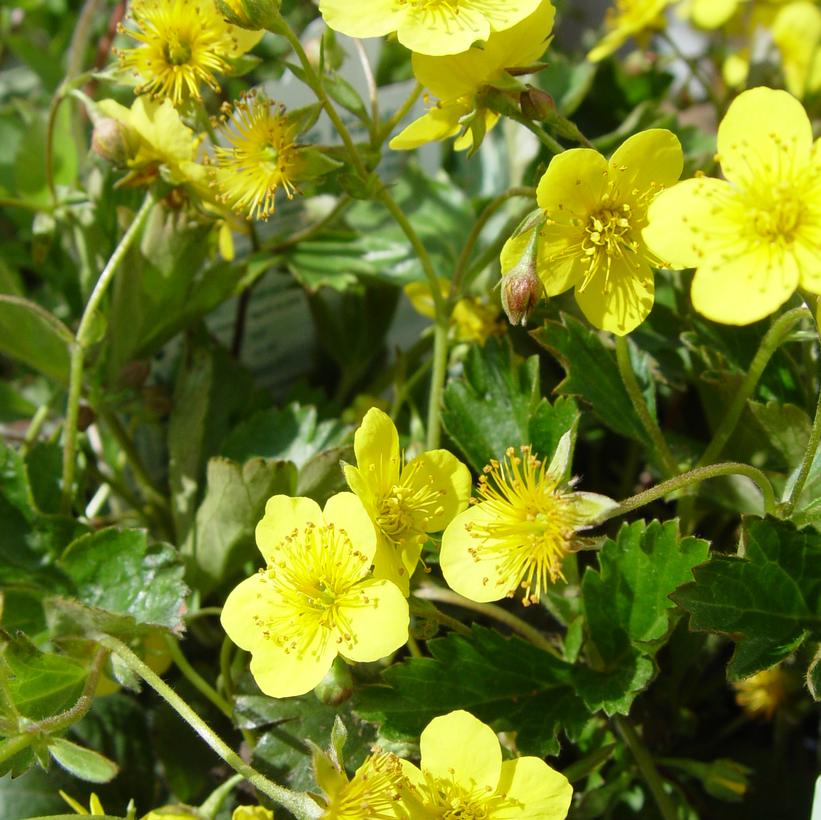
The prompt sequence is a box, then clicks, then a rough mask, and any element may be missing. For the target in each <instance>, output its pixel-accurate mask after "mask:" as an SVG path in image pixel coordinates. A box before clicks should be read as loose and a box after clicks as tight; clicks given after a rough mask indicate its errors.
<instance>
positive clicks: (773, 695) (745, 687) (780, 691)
mask: <svg viewBox="0 0 821 820" xmlns="http://www.w3.org/2000/svg"><path fill="white" fill-rule="evenodd" d="M793 688H794V684H793V681H792V679H791V678H790V677H789V675H788V674H787V673H786V672H785V671H784V670H783V669H782V668H781V667H780V666H774V667H773V668H772V669H765V670H764V671H763V672H757V673H756V674H755V675H752V676H750V677H749V678H744V680H740V681H737V682H735V683H734V684H733V689H735V693H736V694H735V701H736V703H737V704H738V705H739V706H740V707H741V708H742V709H743V710H744V711H745V712H746V713H747V714H748V715H749V716H750V717H762V718H765V719H766V720H772V718H773V715H774V714H775V713H776V712H777V711H778V709H779V708H780V707H781V706H782V705H783V704H784V702H785V701H786V700H787V698H788V697H789V695H790V693H791V692H792V690H793Z"/></svg>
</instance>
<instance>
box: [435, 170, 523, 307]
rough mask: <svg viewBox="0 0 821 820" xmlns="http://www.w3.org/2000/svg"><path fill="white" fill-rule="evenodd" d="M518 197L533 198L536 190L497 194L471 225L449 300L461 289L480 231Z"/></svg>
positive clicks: (512, 190)
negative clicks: (497, 212)
mask: <svg viewBox="0 0 821 820" xmlns="http://www.w3.org/2000/svg"><path fill="white" fill-rule="evenodd" d="M518 196H521V197H532V198H535V197H536V189H535V188H527V187H524V186H518V187H513V188H510V189H508V190H507V191H505V192H504V193H501V194H499V196H497V197H496V198H495V199H492V200H491V201H490V202H488V204H487V205H486V206H485V209H484V210H483V211H482V212H481V213H480V214H479V216H478V218H477V219H476V222H475V223H474V224H473V228H472V229H471V231H470V233H469V234H468V237H467V239H466V240H465V244H464V246H463V247H462V252H461V253H460V254H459V258H458V259H457V260H456V267H455V268H454V269H453V277H452V278H451V282H450V295H451V298H455V297H456V296H458V295H459V292H460V289H461V287H462V279H463V278H464V276H465V272H466V271H467V267H468V263H469V262H470V257H471V255H472V254H473V249H474V247H475V246H476V243H477V241H478V240H479V236H480V234H481V233H482V230H483V229H484V227H485V225H487V223H488V221H489V220H490V218H491V217H492V216H493V215H494V214H495V213H496V211H498V210H499V208H501V207H502V206H503V205H504V204H505V203H506V202H507V201H508V200H510V199H513V198H514V197H518Z"/></svg>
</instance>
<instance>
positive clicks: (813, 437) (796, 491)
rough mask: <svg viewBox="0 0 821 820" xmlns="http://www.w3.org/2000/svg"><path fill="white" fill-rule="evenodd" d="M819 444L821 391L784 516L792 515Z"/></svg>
mask: <svg viewBox="0 0 821 820" xmlns="http://www.w3.org/2000/svg"><path fill="white" fill-rule="evenodd" d="M819 444H821V391H819V393H818V403H817V404H816V406H815V418H814V419H813V421H812V430H811V431H810V440H809V441H808V442H807V449H806V450H804V457H803V459H802V460H801V467H800V468H799V470H798V475H797V476H796V479H795V483H794V484H793V485H792V489H791V490H790V495H789V498H788V499H787V501H786V503H785V505H784V514H785V515H786V516H789V515H791V514H792V511H793V510H794V509H795V505H796V504H797V503H798V499H799V498H801V493H802V492H803V490H804V485H805V484H806V483H807V477H808V476H809V474H810V468H811V467H812V463H813V461H815V454H816V453H817V452H818V445H819Z"/></svg>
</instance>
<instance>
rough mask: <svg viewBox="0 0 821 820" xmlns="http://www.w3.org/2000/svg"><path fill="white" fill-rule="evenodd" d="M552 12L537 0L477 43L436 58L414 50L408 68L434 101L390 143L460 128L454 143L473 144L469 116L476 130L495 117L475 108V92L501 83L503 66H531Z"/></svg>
mask: <svg viewBox="0 0 821 820" xmlns="http://www.w3.org/2000/svg"><path fill="white" fill-rule="evenodd" d="M554 16H555V9H554V8H553V6H552V5H551V4H550V2H549V0H542V2H540V3H539V5H538V7H537V8H536V9H535V11H533V12H532V13H531V14H530V15H529V16H528V17H527V18H525V19H524V20H522V21H521V22H520V23H517V24H516V25H515V26H513V27H512V28H510V29H508V30H506V31H502V32H499V33H495V34H491V35H490V37H489V38H488V41H487V42H486V43H484V44H483V46H482V47H481V48H470V49H468V50H467V51H465V52H463V53H461V54H454V55H452V56H441V57H431V56H427V55H425V54H414V55H413V58H412V60H413V73H414V74H415V75H416V79H417V80H418V81H419V82H420V83H421V84H422V85H423V86H425V88H427V89H428V90H429V91H430V92H431V93H432V94H433V96H434V97H437V98H438V102H437V103H436V104H435V105H434V106H433V107H432V108H431V109H430V110H429V111H428V112H427V113H426V114H424V115H423V116H422V117H420V118H419V119H418V120H415V121H414V122H412V123H411V124H410V125H409V126H407V128H405V129H404V131H402V132H401V133H399V134H397V136H395V137H394V138H393V139H392V140H391V142H390V147H391V148H393V149H394V150H400V151H401V150H408V149H411V148H417V147H418V146H420V145H424V144H425V143H426V142H432V141H433V140H440V139H447V138H448V137H454V136H456V135H457V134H459V133H460V132H464V133H462V136H460V137H459V138H458V139H457V141H456V148H457V149H458V150H461V149H464V148H471V147H473V131H472V129H471V128H470V124H471V122H472V121H473V118H478V119H479V121H480V126H479V131H480V133H484V132H485V131H489V130H490V129H491V128H492V127H493V126H494V125H495V124H496V122H497V120H498V119H499V115H498V114H496V113H494V112H492V111H488V110H486V109H482V108H477V103H478V100H477V97H478V95H479V92H480V91H481V89H482V88H483V87H484V86H487V85H493V84H494V83H497V82H504V81H505V78H506V77H507V76H508V75H507V69H514V68H518V67H523V66H528V65H532V64H533V63H535V62H536V61H537V60H538V59H539V58H540V57H541V56H542V54H544V51H545V48H546V47H547V44H548V41H549V37H550V32H551V31H552V29H553V18H554ZM508 80H509V78H508Z"/></svg>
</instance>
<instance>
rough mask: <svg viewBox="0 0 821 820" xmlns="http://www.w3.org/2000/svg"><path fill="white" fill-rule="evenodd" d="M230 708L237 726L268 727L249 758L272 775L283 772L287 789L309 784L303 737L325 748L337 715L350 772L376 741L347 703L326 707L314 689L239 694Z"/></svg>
mask: <svg viewBox="0 0 821 820" xmlns="http://www.w3.org/2000/svg"><path fill="white" fill-rule="evenodd" d="M235 710H236V715H237V723H238V725H239V726H240V727H241V728H249V729H261V728H267V730H266V731H265V732H264V733H263V734H262V735H261V737H260V739H259V743H258V744H257V746H256V748H255V749H254V759H255V760H256V761H257V762H260V763H263V764H265V766H266V767H267V768H269V769H270V770H271V772H272V773H273V774H276V775H277V776H279V777H283V776H284V777H285V779H287V781H288V785H289V786H291V788H296V789H305V788H313V787H314V786H313V778H312V771H311V753H310V747H309V746H308V744H307V741H312V742H313V743H315V744H316V745H317V746H319V747H321V748H325V747H326V746H327V745H328V739H329V738H330V736H331V733H332V732H333V728H334V724H335V722H336V719H337V717H341V718H342V720H343V721H344V723H345V726H346V728H347V730H348V738H347V743H346V745H345V764H346V766H347V767H348V768H349V770H350V771H351V772H353V771H354V770H355V769H357V768H358V767H359V766H360V765H361V764H362V762H363V761H364V760H365V758H366V757H367V755H368V753H369V751H370V748H371V746H372V745H373V743H374V740H375V732H374V729H373V726H371V725H369V724H368V723H365V722H364V721H362V720H359V719H357V718H356V717H355V716H354V715H353V714H352V713H351V707H350V703H349V702H348V703H344V704H342V705H341V706H338V707H334V706H328V705H326V704H324V703H321V702H320V701H319V700H317V698H316V697H315V696H314V695H313V694H309V695H304V696H302V697H298V698H284V699H281V700H277V699H274V698H268V697H264V696H262V695H240V696H239V697H238V698H237V699H236V702H235Z"/></svg>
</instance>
